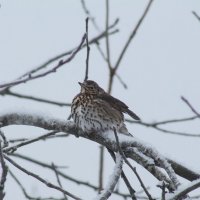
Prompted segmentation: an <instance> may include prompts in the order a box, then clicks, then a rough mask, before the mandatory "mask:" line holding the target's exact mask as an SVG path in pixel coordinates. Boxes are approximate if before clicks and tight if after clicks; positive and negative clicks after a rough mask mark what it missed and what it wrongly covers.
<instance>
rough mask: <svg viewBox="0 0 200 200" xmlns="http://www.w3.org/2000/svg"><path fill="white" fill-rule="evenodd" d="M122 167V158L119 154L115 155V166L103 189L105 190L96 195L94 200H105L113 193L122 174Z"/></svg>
mask: <svg viewBox="0 0 200 200" xmlns="http://www.w3.org/2000/svg"><path fill="white" fill-rule="evenodd" d="M122 165H123V158H122V156H121V155H120V154H117V155H116V164H115V167H114V170H113V173H112V175H111V176H110V178H109V181H108V183H107V185H106V187H105V189H104V190H103V191H102V192H101V194H100V195H98V196H97V197H96V198H95V199H96V200H106V199H108V198H109V197H110V196H111V194H112V193H113V191H114V189H115V186H116V184H117V182H118V180H119V178H120V175H121V172H122Z"/></svg>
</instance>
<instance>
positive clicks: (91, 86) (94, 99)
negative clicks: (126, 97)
mask: <svg viewBox="0 0 200 200" xmlns="http://www.w3.org/2000/svg"><path fill="white" fill-rule="evenodd" d="M79 84H80V86H81V92H80V93H79V94H78V95H76V96H75V98H74V99H73V101H72V107H71V116H72V118H73V120H74V122H75V124H76V126H77V127H78V128H80V129H82V130H83V131H84V132H86V133H90V132H93V131H98V132H104V131H106V130H113V128H115V129H116V130H117V131H118V132H121V133H124V134H129V133H128V130H127V128H126V126H125V124H124V115H123V113H127V114H128V115H130V116H131V117H132V118H133V119H135V120H139V117H138V116H137V115H136V114H135V113H133V112H132V111H131V110H129V109H128V106H127V105H126V104H125V103H123V102H122V101H120V100H118V99H116V98H114V97H112V96H111V95H109V94H108V93H106V92H105V91H104V90H103V89H102V88H101V87H100V86H99V85H98V84H97V83H96V82H94V81H91V80H87V81H84V82H83V83H79Z"/></svg>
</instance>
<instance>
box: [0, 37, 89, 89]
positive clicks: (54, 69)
mask: <svg viewBox="0 0 200 200" xmlns="http://www.w3.org/2000/svg"><path fill="white" fill-rule="evenodd" d="M85 39H86V34H84V35H83V37H82V39H81V42H80V44H79V46H78V48H77V49H76V50H75V51H74V52H73V53H72V54H71V55H70V57H68V58H67V59H66V60H60V61H59V62H58V63H57V64H56V65H55V66H54V67H53V68H52V69H50V70H47V71H46V72H43V73H40V74H38V75H33V76H28V77H24V78H22V79H17V80H14V81H11V82H8V83H4V84H1V85H0V88H3V89H6V88H9V87H11V86H14V85H18V84H20V83H26V82H28V81H31V80H34V79H38V78H41V77H44V76H46V75H48V74H50V73H53V72H56V70H57V69H58V68H60V67H61V66H63V65H64V64H66V63H69V62H70V61H71V60H72V59H73V58H74V57H75V56H76V54H77V53H78V52H79V51H80V50H81V47H82V45H83V43H84V42H85Z"/></svg>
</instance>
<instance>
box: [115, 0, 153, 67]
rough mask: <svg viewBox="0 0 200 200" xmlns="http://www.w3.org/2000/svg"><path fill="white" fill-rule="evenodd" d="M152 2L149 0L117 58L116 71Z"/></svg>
mask: <svg viewBox="0 0 200 200" xmlns="http://www.w3.org/2000/svg"><path fill="white" fill-rule="evenodd" d="M152 3H153V0H149V2H148V4H147V6H146V8H145V10H144V12H143V14H142V16H141V18H140V19H139V21H138V22H137V24H136V26H135V28H134V29H133V31H132V32H131V34H130V36H129V38H128V40H127V41H126V43H125V46H124V47H123V49H122V51H121V54H120V56H119V58H118V60H117V62H116V64H115V68H114V70H115V71H117V69H118V67H119V64H120V62H121V60H122V58H123V56H124V54H125V52H126V50H127V48H128V46H129V45H130V43H131V40H132V39H133V38H134V36H135V35H136V33H137V31H138V29H139V27H140V25H141V24H142V22H143V20H144V19H145V17H146V15H147V13H148V11H149V9H150V7H151V5H152Z"/></svg>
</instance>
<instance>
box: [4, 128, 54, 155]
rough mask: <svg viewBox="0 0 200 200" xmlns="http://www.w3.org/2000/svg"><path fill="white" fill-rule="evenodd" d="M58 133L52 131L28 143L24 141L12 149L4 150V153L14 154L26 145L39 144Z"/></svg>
mask: <svg viewBox="0 0 200 200" xmlns="http://www.w3.org/2000/svg"><path fill="white" fill-rule="evenodd" d="M56 133H58V131H51V132H49V133H46V134H44V135H42V136H39V137H36V138H33V139H30V140H26V141H23V142H21V143H19V144H17V145H13V146H11V147H7V148H4V149H3V152H4V153H8V152H9V151H11V152H12V153H13V152H14V151H16V150H17V149H18V148H19V147H22V146H25V145H28V144H31V143H34V142H37V141H39V140H43V139H45V138H48V137H49V136H52V135H55V134H56Z"/></svg>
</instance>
